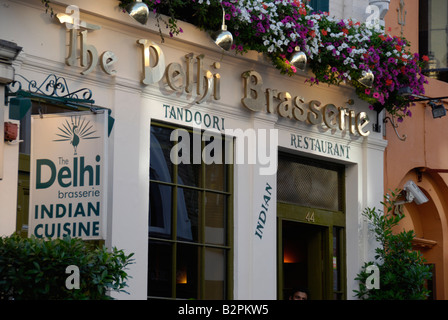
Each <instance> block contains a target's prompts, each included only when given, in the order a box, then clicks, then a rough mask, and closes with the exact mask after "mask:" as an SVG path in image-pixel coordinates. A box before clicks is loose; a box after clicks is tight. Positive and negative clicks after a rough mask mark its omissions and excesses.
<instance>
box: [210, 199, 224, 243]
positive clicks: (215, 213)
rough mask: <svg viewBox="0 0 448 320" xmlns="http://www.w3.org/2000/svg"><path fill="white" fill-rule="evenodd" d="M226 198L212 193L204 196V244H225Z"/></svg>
mask: <svg viewBox="0 0 448 320" xmlns="http://www.w3.org/2000/svg"><path fill="white" fill-rule="evenodd" d="M226 198H227V197H226V196H225V195H222V194H216V193H212V192H206V194H205V242H206V243H212V244H220V245H225V244H226V221H225V217H226V214H225V212H226Z"/></svg>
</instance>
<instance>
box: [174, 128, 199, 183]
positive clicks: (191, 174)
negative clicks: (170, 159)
mask: <svg viewBox="0 0 448 320" xmlns="http://www.w3.org/2000/svg"><path fill="white" fill-rule="evenodd" d="M182 139H188V140H187V141H183V142H182ZM178 140H179V146H178V148H179V153H178V155H179V157H180V158H179V161H181V160H182V162H180V163H179V165H178V176H177V179H178V181H177V183H178V184H180V185H187V186H194V187H199V186H200V183H201V168H202V167H201V146H202V142H201V135H199V134H197V133H193V132H189V131H188V133H187V131H186V130H182V131H181V137H180V138H179V139H178ZM188 156H189V157H188Z"/></svg>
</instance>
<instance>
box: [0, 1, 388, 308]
mask: <svg viewBox="0 0 448 320" xmlns="http://www.w3.org/2000/svg"><path fill="white" fill-rule="evenodd" d="M105 2H107V4H106V3H105ZM52 3H53V6H54V9H55V11H56V12H64V11H65V7H66V6H67V5H76V6H78V7H79V8H80V9H81V20H84V21H87V22H89V23H92V24H95V25H99V26H101V29H100V30H96V31H92V32H88V36H87V43H88V44H90V45H93V46H95V48H96V49H97V50H98V53H99V55H100V54H101V53H102V52H104V51H112V52H114V54H115V55H116V56H117V57H118V59H119V60H118V62H117V63H116V65H115V66H116V70H117V74H116V75H115V76H110V75H107V74H105V73H104V72H103V71H102V70H101V68H100V67H99V66H97V67H96V68H95V70H94V71H93V72H91V73H90V74H88V75H82V74H81V72H82V71H83V70H84V69H85V67H81V66H79V65H76V66H68V65H67V64H66V63H65V58H66V57H67V44H68V37H67V35H68V30H67V29H66V28H65V26H64V25H62V24H60V23H59V22H58V21H57V20H56V19H55V18H51V17H50V16H49V15H48V14H45V13H44V9H43V6H42V4H41V2H40V1H38V0H33V1H21V0H14V1H6V0H0V6H1V7H2V10H0V24H1V28H0V29H1V30H6V29H7V30H8V33H3V35H2V38H6V40H10V41H14V42H16V43H17V44H19V45H21V46H22V47H23V48H24V59H23V62H22V63H21V64H20V65H19V66H18V67H17V69H16V72H17V73H18V74H21V75H23V76H25V77H26V78H28V79H34V80H36V81H38V82H39V81H43V79H45V77H46V76H47V75H48V74H50V73H54V74H57V75H58V76H63V77H64V78H66V79H67V81H68V83H69V86H70V88H72V90H76V89H80V88H84V87H88V88H90V89H91V90H92V92H93V99H94V100H95V104H96V105H100V106H103V107H107V108H110V109H111V110H112V116H113V117H114V118H115V120H116V121H115V125H114V128H113V131H112V134H111V136H110V148H109V150H110V151H109V158H110V159H109V161H110V162H109V163H110V166H109V168H110V172H109V174H110V176H109V181H111V184H110V187H109V188H110V190H109V197H108V199H109V216H108V238H107V239H106V244H107V245H108V246H116V247H118V248H119V249H123V250H125V252H134V253H135V260H136V263H135V264H133V265H131V266H130V269H129V274H130V275H131V276H132V278H131V279H130V280H129V290H128V291H129V292H130V295H126V294H120V295H116V297H118V298H120V299H146V297H147V285H146V283H147V269H148V227H147V226H148V202H149V198H148V194H149V192H150V190H149V181H148V177H149V162H150V161H151V159H150V158H149V148H150V139H149V134H150V122H151V120H162V121H168V122H170V123H175V124H180V125H191V123H186V122H185V121H184V120H179V119H174V118H173V117H171V116H170V115H169V114H168V113H167V111H166V110H167V109H166V107H164V105H171V106H175V107H181V108H187V109H189V110H191V111H192V112H196V111H197V112H200V113H202V114H209V115H211V116H216V117H218V118H220V119H221V118H224V119H225V124H226V128H228V129H238V128H240V129H243V130H244V129H249V128H252V129H278V132H279V139H278V148H279V149H281V150H286V151H287V152H289V153H292V154H297V155H305V156H307V157H310V158H319V159H325V160H328V161H331V162H336V163H341V164H343V165H345V167H346V181H345V185H346V196H345V202H346V246H347V248H346V252H347V257H346V265H347V284H346V285H347V296H348V298H349V299H352V298H353V297H352V294H353V290H354V289H357V288H358V284H357V283H356V281H355V280H354V278H355V277H356V274H357V273H358V272H359V271H360V267H361V266H362V265H363V262H364V261H366V260H370V259H372V258H373V253H374V252H373V250H374V247H375V243H374V241H373V239H372V237H371V236H370V235H369V231H368V227H367V224H366V222H365V221H364V219H363V218H362V216H361V214H360V213H361V212H362V210H363V209H364V208H365V207H367V206H377V205H378V203H379V202H380V201H381V200H382V196H383V190H384V185H383V180H382V179H379V178H378V177H382V176H383V174H384V173H383V152H384V148H385V147H386V145H387V141H385V140H384V139H383V136H382V134H381V133H376V132H373V131H372V130H371V128H370V127H369V130H370V131H371V133H370V135H369V136H368V137H365V138H363V137H360V136H359V135H352V134H349V133H348V132H347V131H344V132H342V131H339V130H329V129H328V128H325V127H323V126H311V125H308V124H306V123H302V122H297V121H293V120H289V119H284V118H281V117H279V116H278V115H277V114H268V113H266V112H264V111H262V112H252V111H250V110H248V109H245V108H244V107H243V106H242V104H241V98H242V95H243V83H242V73H243V72H245V71H249V70H255V71H257V72H259V73H260V75H261V76H262V78H263V88H272V89H278V90H279V91H283V90H284V91H288V92H290V93H291V94H292V96H295V95H303V97H304V98H305V100H306V101H310V100H312V99H317V100H319V101H321V102H322V104H324V105H325V104H327V103H333V104H334V105H335V106H338V107H339V106H344V107H349V108H351V109H353V110H354V111H355V112H367V113H368V115H369V118H370V119H376V115H375V114H374V112H373V111H370V110H369V109H368V105H367V104H366V103H365V102H362V101H360V100H359V99H358V98H357V97H356V95H355V92H354V90H353V89H352V88H350V87H347V86H343V85H342V86H340V87H328V86H312V87H310V86H309V85H308V84H305V83H304V81H305V79H306V77H304V76H303V75H297V76H294V77H292V78H288V77H286V76H283V75H280V74H279V72H278V71H277V70H276V69H274V68H273V67H272V66H270V65H269V64H268V63H267V62H266V61H265V59H264V57H263V56H262V55H259V54H257V53H254V52H252V53H249V54H247V55H244V56H235V55H233V54H232V53H230V54H227V53H224V54H223V53H221V52H220V51H218V50H217V49H216V48H215V47H214V44H213V43H212V41H211V39H210V38H209V37H208V35H207V34H206V33H204V32H200V31H198V30H197V29H196V28H195V27H194V26H191V25H188V24H185V23H182V22H179V23H180V25H181V27H182V29H183V30H184V32H183V34H182V35H181V36H180V37H179V38H175V39H174V38H173V39H171V38H169V36H166V37H165V42H164V43H161V41H160V38H159V35H158V32H157V27H156V26H155V25H154V21H153V20H151V21H150V22H148V25H147V26H141V25H139V24H138V23H136V22H134V21H133V20H132V19H131V18H130V17H129V16H127V15H126V14H124V13H123V12H121V10H119V9H118V8H117V7H114V6H113V5H110V1H88V0H76V1H58V2H57V1H52ZM6 26H7V27H6ZM138 39H148V40H151V41H153V42H154V43H155V44H157V45H158V46H160V48H161V49H162V50H163V53H164V56H165V62H166V64H167V65H168V64H169V63H171V62H178V63H180V64H181V65H183V66H184V63H185V62H184V56H185V55H187V54H189V53H193V54H194V56H195V57H196V56H197V55H199V54H204V66H206V68H210V70H213V72H219V74H220V75H221V96H222V98H221V99H220V100H212V99H209V100H208V101H207V102H204V103H202V104H196V103H194V99H195V96H194V95H193V94H186V93H185V92H182V93H179V92H173V91H172V90H170V89H169V88H168V87H167V85H166V83H164V81H163V80H162V81H159V82H157V83H154V84H151V85H144V84H142V73H143V70H142V69H143V68H142V51H141V47H140V46H139V45H138V44H137V40H138ZM217 61H218V62H220V63H221V67H220V69H219V70H217V69H216V70H215V69H211V68H212V64H213V63H214V62H217ZM349 99H353V100H354V101H355V103H354V105H352V106H349V105H347V101H348V100H349ZM291 134H293V135H301V136H303V137H305V136H306V137H309V138H314V139H321V140H325V141H329V142H331V143H332V144H333V145H334V144H336V143H338V144H343V145H345V146H347V147H349V148H350V156H349V157H347V156H344V157H341V156H338V155H332V154H328V153H324V152H322V151H321V152H319V151H317V150H310V149H307V148H304V147H303V146H302V147H299V146H298V145H293V144H292V140H291ZM16 156H17V151H15V153H14V156H13V157H11V160H9V161H12V163H11V167H10V168H11V169H14V166H16V164H15V163H14V161H15V160H14V157H16ZM9 161H8V162H9ZM259 169H260V166H259V165H251V164H237V165H235V174H234V183H235V185H234V191H235V195H234V198H235V201H234V208H233V211H234V298H235V299H276V291H277V283H276V281H277V280H276V273H277V270H276V268H277V267H276V259H277V252H276V250H277V247H276V241H277V235H276V207H275V206H273V207H272V211H271V212H269V215H268V217H267V220H266V224H265V228H264V236H263V238H262V239H259V238H257V237H255V236H254V230H255V227H256V224H257V219H258V214H259V205H260V204H259V201H260V199H262V197H263V192H264V186H265V184H266V183H269V184H270V185H271V186H273V188H274V190H276V188H275V186H276V175H275V174H273V175H261V174H260V171H259ZM15 172H17V169H15ZM15 184H16V183H15ZM9 185H13V186H14V181H11V182H10V184H9ZM0 186H1V185H0ZM12 189H13V188H12ZM274 193H275V191H274ZM273 200H274V199H273ZM10 210H11V209H8V217H9V218H8V223H9V225H10V226H11V225H13V224H14V223H15V221H14V222H12V221H11V219H13V216H14V214H12V213H11V212H10ZM8 230H9V232H11V231H12V229H11V227H9V229H8ZM8 230H6V231H4V234H7V233H8Z"/></svg>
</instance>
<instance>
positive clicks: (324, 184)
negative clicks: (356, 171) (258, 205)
mask: <svg viewBox="0 0 448 320" xmlns="http://www.w3.org/2000/svg"><path fill="white" fill-rule="evenodd" d="M343 173H344V167H343V166H338V165H334V164H327V163H324V162H319V161H316V160H310V159H304V158H298V157H295V156H294V157H292V156H290V155H285V154H279V159H278V174H277V190H278V194H277V200H278V201H281V202H288V203H293V204H297V205H300V206H304V207H312V208H320V209H325V210H331V211H343V210H344V200H343V199H344V184H343Z"/></svg>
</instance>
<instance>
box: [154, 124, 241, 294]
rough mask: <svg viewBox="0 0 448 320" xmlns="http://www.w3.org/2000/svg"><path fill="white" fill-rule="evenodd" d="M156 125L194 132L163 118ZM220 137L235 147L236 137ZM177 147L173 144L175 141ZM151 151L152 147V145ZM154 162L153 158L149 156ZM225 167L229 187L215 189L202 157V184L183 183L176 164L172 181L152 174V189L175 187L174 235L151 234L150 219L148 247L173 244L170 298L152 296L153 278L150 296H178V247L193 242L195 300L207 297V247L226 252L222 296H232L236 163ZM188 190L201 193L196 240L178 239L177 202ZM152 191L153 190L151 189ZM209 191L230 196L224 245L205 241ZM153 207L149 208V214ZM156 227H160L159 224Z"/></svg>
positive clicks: (173, 208) (228, 198) (172, 223)
mask: <svg viewBox="0 0 448 320" xmlns="http://www.w3.org/2000/svg"><path fill="white" fill-rule="evenodd" d="M153 126H156V127H161V128H166V129H172V130H175V129H184V130H187V131H188V132H189V133H192V132H193V128H190V127H185V126H180V125H175V124H170V123H166V122H163V121H154V120H153V121H151V128H152V127H153ZM204 131H205V130H201V135H202V134H203V133H204ZM221 137H222V139H223V142H225V143H232V148H234V139H233V137H229V136H225V135H224V134H221ZM204 145H205V142H204V141H202V139H201V150H203V148H204ZM173 146H174V144H173ZM150 150H151V146H150ZM150 162H151V159H150ZM223 165H225V166H226V168H225V169H226V172H225V174H224V179H225V183H226V187H225V188H224V190H222V191H219V190H214V189H208V188H206V187H205V179H206V175H205V169H206V166H207V164H205V163H204V161H203V159H202V158H201V165H200V166H201V174H200V183H199V185H198V186H192V185H187V184H181V183H179V181H178V166H179V165H176V164H174V163H173V164H172V166H173V167H172V181H171V182H167V181H161V180H153V179H151V177H149V184H150V188H151V184H158V185H162V186H168V187H170V188H172V192H171V200H172V201H171V214H172V216H171V221H170V228H171V230H170V231H171V235H170V236H169V238H163V237H158V236H154V235H151V232H150V228H151V226H150V225H149V223H150V221H149V222H148V246H151V245H152V244H151V243H154V242H157V243H166V244H171V246H172V252H171V268H170V269H171V270H170V272H171V288H170V291H171V296H170V297H162V296H151V295H150V285H151V284H150V281H151V279H149V278H148V289H147V290H148V299H178V297H177V288H176V286H177V283H176V276H177V275H176V271H177V257H178V246H179V245H190V246H193V247H195V248H197V249H198V250H199V252H198V264H197V268H198V269H197V271H198V273H197V274H198V286H197V296H196V297H193V298H195V299H200V300H202V299H208V298H207V297H206V292H205V280H206V279H205V263H206V261H205V259H206V258H205V256H206V250H207V249H220V250H223V251H224V252H225V257H224V258H225V263H224V268H225V280H224V282H225V283H224V288H225V292H224V296H223V299H233V203H234V200H233V199H234V198H233V197H234V195H233V189H234V183H233V164H223ZM179 188H182V189H188V190H194V191H197V192H198V193H200V203H199V213H198V234H199V235H198V239H197V242H196V241H195V240H194V239H193V240H191V241H190V240H181V239H178V238H179V237H178V234H177V205H178V189H179ZM150 193H151V189H150ZM207 193H215V194H219V195H223V196H225V197H226V198H227V200H226V201H224V203H225V206H224V207H225V214H226V215H227V216H226V217H224V219H225V223H226V227H225V229H226V230H225V236H226V239H225V243H224V244H223V245H221V244H213V243H207V242H206V241H205V216H206V211H205V198H206V194H207ZM150 206H151V205H149V208H148V215H149V210H150ZM156 228H157V227H156ZM148 259H151V256H149V257H148ZM148 268H149V266H148Z"/></svg>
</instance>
